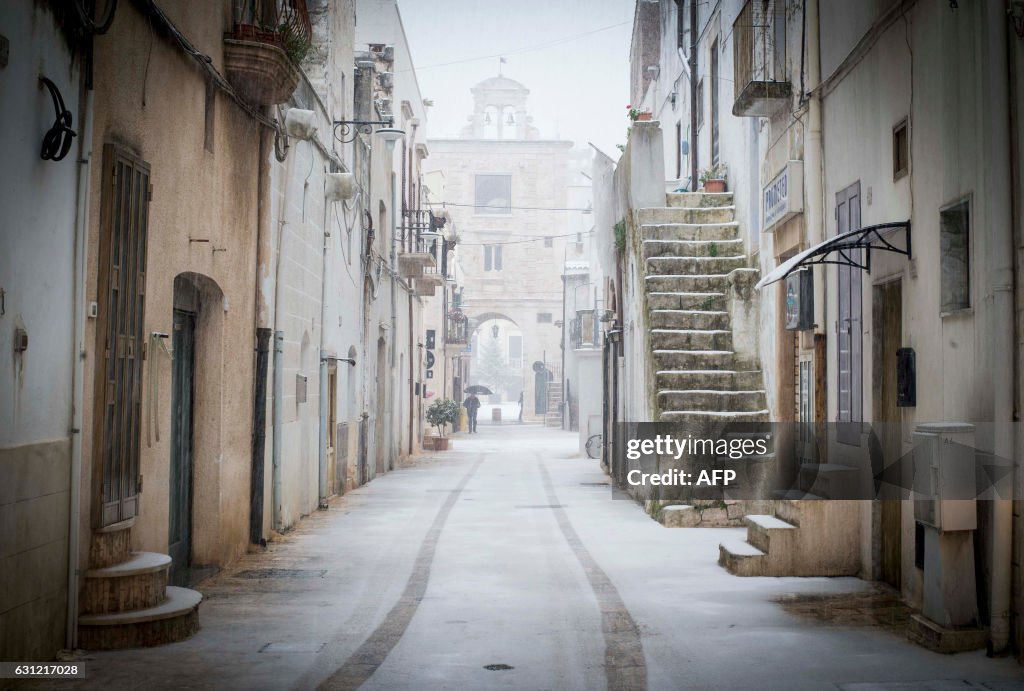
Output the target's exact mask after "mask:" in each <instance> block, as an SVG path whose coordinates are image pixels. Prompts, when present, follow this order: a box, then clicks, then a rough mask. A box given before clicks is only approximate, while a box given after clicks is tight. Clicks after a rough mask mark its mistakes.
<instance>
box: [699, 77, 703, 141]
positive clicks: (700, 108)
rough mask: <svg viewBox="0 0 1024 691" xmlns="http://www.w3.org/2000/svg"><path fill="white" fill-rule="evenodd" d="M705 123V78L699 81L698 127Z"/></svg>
mask: <svg viewBox="0 0 1024 691" xmlns="http://www.w3.org/2000/svg"><path fill="white" fill-rule="evenodd" d="M703 125H704V78H703V77H701V79H700V80H699V81H698V82H697V129H700V128H701V127H702V126H703Z"/></svg>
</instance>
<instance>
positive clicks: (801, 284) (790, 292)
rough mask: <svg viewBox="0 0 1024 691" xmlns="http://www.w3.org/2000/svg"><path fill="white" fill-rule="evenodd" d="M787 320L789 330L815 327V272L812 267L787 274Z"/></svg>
mask: <svg viewBox="0 0 1024 691" xmlns="http://www.w3.org/2000/svg"><path fill="white" fill-rule="evenodd" d="M785 322H786V330H787V331H806V330H807V329H813V328H814V274H813V273H812V272H811V270H810V269H801V270H800V271H794V272H793V273H791V274H790V275H789V276H786V314H785Z"/></svg>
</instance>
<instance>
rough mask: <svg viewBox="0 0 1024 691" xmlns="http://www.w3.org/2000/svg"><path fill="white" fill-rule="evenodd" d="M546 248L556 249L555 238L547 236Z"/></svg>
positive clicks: (545, 240) (545, 239)
mask: <svg viewBox="0 0 1024 691" xmlns="http://www.w3.org/2000/svg"><path fill="white" fill-rule="evenodd" d="M544 246H545V247H554V246H555V239H554V238H553V237H551V236H550V235H549V236H547V237H546V238H544Z"/></svg>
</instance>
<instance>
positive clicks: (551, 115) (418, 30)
mask: <svg viewBox="0 0 1024 691" xmlns="http://www.w3.org/2000/svg"><path fill="white" fill-rule="evenodd" d="M633 6H634V2H633V0H504V1H501V0H399V8H400V10H401V13H402V21H403V23H404V25H405V31H406V34H407V36H408V39H409V46H410V49H411V51H412V58H413V64H414V65H415V67H416V73H417V77H418V80H419V84H420V90H421V91H422V93H423V97H424V98H429V99H433V101H434V107H433V108H431V109H430V111H429V113H428V118H429V128H430V135H429V136H434V137H437V136H457V135H458V133H459V130H460V129H461V127H462V126H463V125H464V124H466V117H467V116H468V115H469V114H470V113H471V112H472V108H473V99H472V95H471V94H470V92H469V90H470V88H471V87H472V86H473V85H474V84H476V83H477V82H479V81H481V80H483V79H486V78H488V77H493V76H495V75H496V74H498V58H497V57H486V58H483V56H492V55H501V54H503V55H505V58H506V60H507V63H506V64H504V65H501V68H502V70H503V73H504V74H505V76H506V77H510V78H512V79H515V80H517V81H519V82H522V83H523V84H524V85H525V86H526V87H527V88H528V89H530V95H529V98H528V100H527V105H526V107H527V111H528V112H529V114H530V115H532V116H533V118H534V121H533V124H534V125H535V126H536V127H538V128H539V129H540V132H541V136H542V137H545V138H555V137H559V138H562V139H572V140H574V141H576V143H577V144H578V145H580V146H586V144H587V142H588V141H592V142H593V143H594V144H595V145H597V146H598V147H599V148H601V150H602V151H604V152H605V153H608V154H609V155H612V156H613V157H615V158H617V156H618V152H617V151H616V150H615V145H616V144H624V143H625V133H626V126H627V124H628V120H627V119H626V104H627V103H629V38H630V33H631V25H632V20H633ZM607 27H611V28H607ZM583 34H588V35H583ZM474 58H483V59H474ZM445 63H456V64H445Z"/></svg>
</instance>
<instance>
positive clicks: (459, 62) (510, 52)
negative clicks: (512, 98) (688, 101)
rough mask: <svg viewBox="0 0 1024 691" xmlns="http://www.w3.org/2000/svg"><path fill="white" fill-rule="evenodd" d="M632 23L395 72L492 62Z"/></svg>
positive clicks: (610, 25)
mask: <svg viewBox="0 0 1024 691" xmlns="http://www.w3.org/2000/svg"><path fill="white" fill-rule="evenodd" d="M632 23H633V22H632V21H628V22H619V23H618V24H609V25H608V26H603V27H601V28H599V29H593V30H591V31H585V32H583V33H582V34H573V35H572V36H565V37H563V38H559V39H555V40H553V41H549V42H547V43H538V44H537V45H534V46H527V47H526V48H519V49H517V50H508V51H505V52H503V53H494V54H492V55H481V56H478V57H475V58H464V59H462V60H451V61H449V62H437V63H434V64H433V65H423V66H420V67H416V68H409V69H407V70H397V72H412V71H413V70H414V69H415V71H417V72H419V71H422V70H429V69H434V68H436V67H449V66H451V65H462V64H464V63H467V62H479V61H481V60H493V59H494V58H503V57H505V56H506V55H521V54H522V53H530V52H533V51H535V50H543V49H544V48H550V47H552V46H558V45H561V44H563V43H569V42H571V41H575V40H577V39H581V38H585V37H587V36H592V35H594V34H597V33H601V32H602V31H608V30H609V29H616V28H618V27H620V26H625V25H626V24H632Z"/></svg>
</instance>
